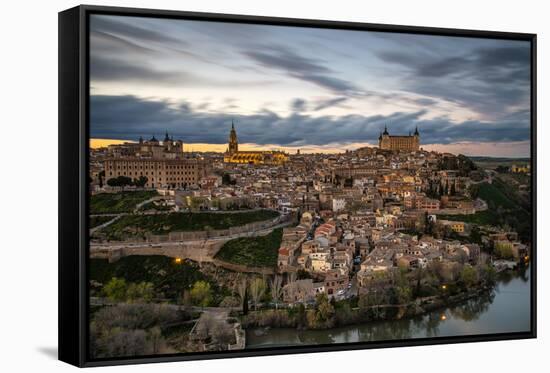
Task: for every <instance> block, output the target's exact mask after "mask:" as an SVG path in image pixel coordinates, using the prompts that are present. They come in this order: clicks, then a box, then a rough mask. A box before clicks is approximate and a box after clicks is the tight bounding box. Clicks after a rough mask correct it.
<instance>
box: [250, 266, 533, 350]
mask: <svg viewBox="0 0 550 373" xmlns="http://www.w3.org/2000/svg"><path fill="white" fill-rule="evenodd" d="M529 305H530V270H529V269H528V268H527V269H525V270H518V271H508V272H506V273H504V274H503V275H502V276H499V277H498V279H497V282H496V284H495V287H494V288H491V289H488V290H487V291H483V290H482V289H479V293H477V294H475V293H471V294H470V295H469V296H466V295H461V297H454V298H451V299H449V300H448V303H445V304H444V305H443V306H439V307H436V306H435V305H434V306H432V307H424V312H423V313H420V314H416V315H414V314H409V315H407V314H403V315H402V316H403V317H401V318H400V319H396V318H394V319H378V320H371V321H367V322H363V323H357V324H350V325H342V326H334V327H333V328H329V329H298V328H296V327H288V328H284V327H268V326H263V327H252V326H250V327H248V328H247V348H262V347H275V346H293V345H312V344H313V345H314V344H332V343H353V342H365V341H380V340H388V339H409V338H431V337H437V336H459V335H475V334H490V333H512V332H521V331H528V330H529V328H530V306H529Z"/></svg>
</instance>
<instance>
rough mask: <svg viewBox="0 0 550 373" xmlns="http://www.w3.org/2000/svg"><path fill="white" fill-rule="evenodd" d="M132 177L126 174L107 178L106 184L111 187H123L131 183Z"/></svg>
mask: <svg viewBox="0 0 550 373" xmlns="http://www.w3.org/2000/svg"><path fill="white" fill-rule="evenodd" d="M132 184H133V183H132V179H131V178H129V177H127V176H119V177H115V178H112V179H109V180H107V185H109V186H111V187H122V189H124V187H125V186H128V185H132Z"/></svg>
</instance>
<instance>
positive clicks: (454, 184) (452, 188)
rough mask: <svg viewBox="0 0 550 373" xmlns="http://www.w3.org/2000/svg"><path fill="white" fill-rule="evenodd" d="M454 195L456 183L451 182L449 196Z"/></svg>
mask: <svg viewBox="0 0 550 373" xmlns="http://www.w3.org/2000/svg"><path fill="white" fill-rule="evenodd" d="M455 195H456V183H452V184H451V196H455Z"/></svg>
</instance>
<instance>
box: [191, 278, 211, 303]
mask: <svg viewBox="0 0 550 373" xmlns="http://www.w3.org/2000/svg"><path fill="white" fill-rule="evenodd" d="M189 295H190V297H191V301H192V302H193V304H194V305H196V306H200V307H207V306H208V305H209V304H210V302H211V301H212V290H211V289H210V284H209V283H208V282H206V281H197V282H195V284H194V285H193V288H191V292H190V293H189Z"/></svg>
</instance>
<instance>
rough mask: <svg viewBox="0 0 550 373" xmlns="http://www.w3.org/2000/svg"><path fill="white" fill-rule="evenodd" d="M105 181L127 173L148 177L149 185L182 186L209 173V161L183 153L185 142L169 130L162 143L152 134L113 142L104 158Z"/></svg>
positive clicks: (159, 186) (134, 177) (158, 186)
mask: <svg viewBox="0 0 550 373" xmlns="http://www.w3.org/2000/svg"><path fill="white" fill-rule="evenodd" d="M103 167H104V171H105V181H106V182H107V181H108V180H109V179H112V178H117V177H119V176H126V177H129V178H131V179H139V178H140V176H144V177H146V178H147V182H146V184H145V186H146V187H148V188H161V187H169V188H181V187H186V186H189V185H194V184H198V183H199V180H201V179H202V178H203V177H206V176H207V175H208V173H209V165H208V163H207V162H206V161H204V160H203V159H200V158H190V157H188V156H186V155H185V154H184V153H183V143H182V142H181V141H179V140H178V141H174V140H173V139H172V138H170V137H169V136H168V133H167V134H166V136H165V138H164V141H162V143H161V142H160V141H158V140H157V139H156V138H155V136H153V137H152V138H151V139H150V140H149V141H144V140H143V139H142V138H140V139H139V142H138V143H124V144H121V145H110V146H109V148H108V152H107V157H106V158H105V160H104V162H103Z"/></svg>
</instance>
